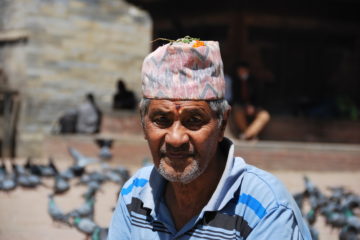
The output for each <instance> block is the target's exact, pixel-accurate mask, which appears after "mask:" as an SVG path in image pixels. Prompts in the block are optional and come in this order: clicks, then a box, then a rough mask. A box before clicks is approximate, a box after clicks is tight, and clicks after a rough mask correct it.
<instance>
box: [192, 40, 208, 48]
mask: <svg viewBox="0 0 360 240" xmlns="http://www.w3.org/2000/svg"><path fill="white" fill-rule="evenodd" d="M201 46H205V43H204V42H202V41H199V40H196V41H195V43H194V44H193V45H192V47H194V48H197V47H201Z"/></svg>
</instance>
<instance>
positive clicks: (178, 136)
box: [144, 100, 224, 184]
mask: <svg viewBox="0 0 360 240" xmlns="http://www.w3.org/2000/svg"><path fill="white" fill-rule="evenodd" d="M144 120H145V125H144V132H145V138H146V139H147V140H148V143H149V147H150V151H151V154H152V157H153V161H154V164H155V167H156V168H157V170H158V171H159V173H160V174H161V175H163V176H164V177H165V178H166V179H167V180H169V181H172V182H181V183H184V184H186V183H189V182H191V181H193V180H194V179H196V178H197V177H198V176H199V175H201V174H202V173H203V172H204V171H205V170H206V168H207V166H208V164H209V163H210V162H211V161H215V159H216V152H217V146H218V143H219V142H220V141H221V140H222V138H223V134H224V131H223V130H222V129H221V128H219V126H218V121H217V118H216V115H215V113H213V111H212V110H211V108H210V107H209V105H208V103H207V102H205V101H170V100H151V102H150V105H149V109H148V113H147V114H146V116H145V119H144Z"/></svg>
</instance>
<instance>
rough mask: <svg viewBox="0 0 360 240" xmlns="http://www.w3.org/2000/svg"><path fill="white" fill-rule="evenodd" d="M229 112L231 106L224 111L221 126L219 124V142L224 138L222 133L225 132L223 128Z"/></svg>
mask: <svg viewBox="0 0 360 240" xmlns="http://www.w3.org/2000/svg"><path fill="white" fill-rule="evenodd" d="M230 113H231V108H229V109H228V110H227V111H226V112H225V113H224V117H223V120H222V122H221V126H220V133H219V134H220V135H219V142H221V141H222V140H223V138H224V134H225V129H226V126H227V123H228V119H229V117H230Z"/></svg>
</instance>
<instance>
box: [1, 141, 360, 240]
mask: <svg viewBox="0 0 360 240" xmlns="http://www.w3.org/2000/svg"><path fill="white" fill-rule="evenodd" d="M87 141H88V142H87V144H85V143H86V141H85V140H82V141H79V139H78V140H74V139H68V140H67V142H66V143H64V142H63V141H61V140H60V139H57V140H54V141H53V144H49V145H46V146H44V147H45V148H46V149H47V150H46V151H47V152H53V153H54V157H55V160H56V161H57V162H56V164H57V165H58V166H59V167H60V168H62V169H64V168H65V167H67V166H68V165H70V164H71V162H70V160H69V159H70V158H69V157H68V156H67V154H66V146H67V145H71V146H76V147H78V148H79V149H82V150H83V151H84V152H86V153H87V154H89V155H94V154H95V153H96V152H97V149H96V146H95V145H93V146H92V147H89V146H90V145H91V144H90V140H87ZM84 142H85V143H84ZM254 144H255V143H250V144H248V143H247V144H245V145H244V144H238V146H237V152H240V153H243V154H248V156H247V157H246V158H250V159H251V158H252V157H253V159H252V160H251V161H252V162H253V163H256V162H257V160H256V158H257V157H256V156H254V155H252V154H251V153H254V152H258V153H259V152H261V154H260V157H266V156H273V157H274V155H271V154H273V153H274V152H275V153H276V154H278V155H279V154H280V155H279V156H280V157H281V154H283V155H284V154H285V156H289V155H286V154H288V153H289V152H292V153H294V152H295V153H296V154H297V156H298V157H299V156H300V155H299V152H302V151H304V148H298V149H297V147H296V146H295V145H291V144H290V145H286V144H285V145H284V147H283V150H282V152H281V151H280V152H279V146H275V145H276V144H275V145H274V146H273V147H271V144H272V143H268V144H265V145H264V144H263V143H256V144H257V146H258V148H257V149H253V151H252V152H251V148H252V146H254ZM314 146H315V145H314ZM115 147H116V150H114V152H115V156H116V158H115V159H114V160H113V162H112V164H121V165H123V166H126V167H127V168H129V169H130V170H131V171H132V172H134V171H135V170H136V169H137V168H139V167H140V166H141V163H142V161H143V158H145V157H148V156H149V152H148V150H147V149H146V143H145V142H143V141H140V140H139V138H138V137H135V138H131V137H128V138H127V140H126V141H123V142H121V141H119V142H118V143H117V144H116V145H115ZM118 148H120V150H118ZM311 148H314V147H310V148H308V149H307V151H308V153H307V155H308V154H314V152H312V153H311V151H315V155H316V154H317V155H318V156H320V159H315V160H314V162H315V163H316V164H315V165H314V166H316V167H311V166H310V167H309V166H306V165H309V164H312V162H311V159H312V158H306V159H308V160H306V159H305V158H300V162H299V161H297V160H296V158H293V159H292V160H291V161H292V162H293V163H284V162H282V164H281V162H277V163H276V161H275V160H271V158H270V160H268V161H267V163H266V164H265V165H262V167H264V168H265V169H267V170H270V171H271V172H272V173H274V174H275V175H276V176H278V177H279V178H280V179H281V180H282V181H283V182H284V183H285V185H286V186H287V187H288V188H289V190H290V191H291V192H292V193H295V192H298V191H302V190H303V180H302V178H303V176H304V175H305V174H306V175H307V176H309V177H310V178H311V179H312V181H313V182H314V183H315V184H316V185H318V186H319V187H320V188H321V189H322V190H323V191H325V192H326V191H327V190H326V188H327V187H328V186H345V187H346V188H348V189H349V190H351V191H354V192H356V193H358V194H360V185H359V182H360V168H359V164H360V162H359V161H355V160H356V159H355V155H354V156H352V154H355V153H357V147H356V146H350V148H348V149H347V150H346V149H345V150H346V151H347V152H348V153H350V155H349V154H348V155H346V154H344V151H345V150H344V148H343V149H342V150H341V148H338V149H337V150H336V147H335V146H334V148H335V150H336V151H337V152H338V154H339V155H336V154H335V155H336V156H338V157H341V156H342V157H343V159H344V161H343V162H342V163H341V162H339V161H338V160H336V159H335V158H334V157H332V155H331V154H329V152H330V149H331V148H330V149H328V148H326V146H325V148H324V147H322V148H321V147H320V149H312V150H311ZM315 148H316V146H315ZM345 148H346V147H345ZM59 149H62V151H59ZM249 149H250V150H249ZM261 149H262V150H261ZM264 149H265V150H266V149H267V150H266V151H265V150H264ZM296 149H297V150H296ZM332 150H334V149H332ZM246 151H248V152H246ZM319 151H322V153H323V155H321V154H320V153H319ZM346 151H345V152H346ZM286 152H287V153H286ZM61 153H62V155H61ZM296 154H295V155H296ZM319 154H320V155H319ZM305 155H306V154H305ZM66 156H67V157H66ZM321 156H327V157H328V158H330V160H329V162H327V161H326V159H323V161H320V160H321V159H322V158H321ZM348 156H350V157H348ZM357 156H358V157H359V155H357ZM283 157H284V156H283ZM304 159H305V160H304ZM354 159H355V160H354ZM36 160H37V161H40V160H39V159H36ZM18 161H19V162H21V161H22V160H18ZM41 161H43V162H44V161H46V160H45V159H41ZM274 161H275V162H274ZM291 161H290V162H291ZM304 161H305V162H304ZM275 163H276V164H275ZM328 163H330V166H331V168H330V167H329V164H328ZM336 164H339V170H341V171H336V170H337V169H336ZM284 165H285V166H287V167H285V168H284V167H283V166H284ZM321 165H323V169H325V170H323V169H322V168H321ZM343 165H347V167H346V166H343ZM276 166H282V167H280V168H277V167H276ZM301 166H303V168H301ZM95 167H96V166H92V168H95ZM292 168H293V169H295V171H294V170H292ZM276 169H280V170H276ZM46 184H48V185H49V186H52V180H51V179H49V180H47V181H46ZM72 184H73V185H74V182H72ZM118 190H119V189H118V187H117V186H116V185H115V184H110V183H107V184H105V185H104V187H103V189H102V191H101V192H99V193H98V195H97V203H96V213H95V220H96V222H97V223H98V224H99V225H101V226H104V227H105V226H108V224H109V221H110V218H111V214H112V212H111V209H112V207H114V206H115V201H116V194H117V192H118ZM84 191H85V188H84V187H79V186H77V187H75V186H73V187H72V189H71V190H70V191H69V192H68V193H66V194H65V195H63V196H60V197H57V198H56V199H55V200H56V201H57V203H58V204H59V206H60V207H61V208H62V209H63V210H64V211H69V210H71V209H73V208H76V207H78V206H80V205H81V204H82V198H81V194H82V193H83V192H84ZM50 192H51V189H48V188H45V187H39V188H37V189H36V190H25V189H21V188H19V189H16V190H15V191H13V192H10V193H4V192H0V239H1V240H32V239H37V240H45V239H46V240H48V239H53V240H62V239H73V240H77V239H80V240H81V239H85V237H84V235H82V234H81V233H79V232H78V231H77V230H76V229H72V228H69V227H65V226H61V225H58V224H54V223H52V221H51V219H50V217H49V216H48V214H47V195H48V194H49V193H50ZM316 227H317V228H318V229H319V230H320V234H321V239H326V240H335V239H338V238H337V231H335V230H332V229H330V228H329V227H327V226H325V224H324V222H323V219H319V221H318V222H317V224H316Z"/></svg>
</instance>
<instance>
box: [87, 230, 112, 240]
mask: <svg viewBox="0 0 360 240" xmlns="http://www.w3.org/2000/svg"><path fill="white" fill-rule="evenodd" d="M108 233H109V229H108V228H102V227H96V228H95V230H94V232H93V234H92V235H91V240H106V239H107V237H108Z"/></svg>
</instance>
